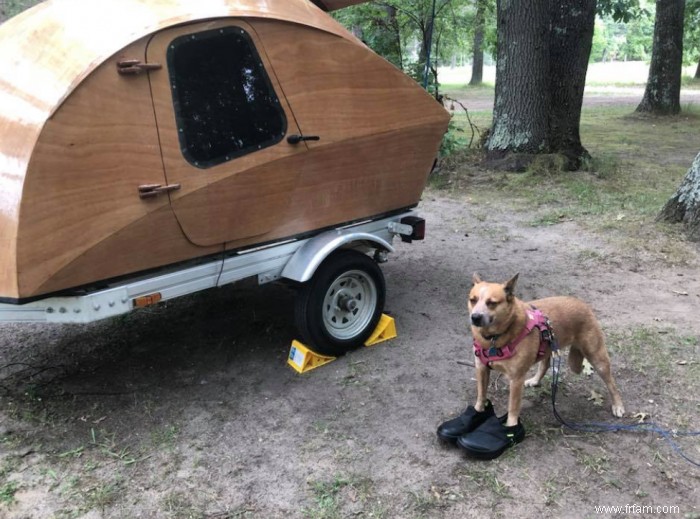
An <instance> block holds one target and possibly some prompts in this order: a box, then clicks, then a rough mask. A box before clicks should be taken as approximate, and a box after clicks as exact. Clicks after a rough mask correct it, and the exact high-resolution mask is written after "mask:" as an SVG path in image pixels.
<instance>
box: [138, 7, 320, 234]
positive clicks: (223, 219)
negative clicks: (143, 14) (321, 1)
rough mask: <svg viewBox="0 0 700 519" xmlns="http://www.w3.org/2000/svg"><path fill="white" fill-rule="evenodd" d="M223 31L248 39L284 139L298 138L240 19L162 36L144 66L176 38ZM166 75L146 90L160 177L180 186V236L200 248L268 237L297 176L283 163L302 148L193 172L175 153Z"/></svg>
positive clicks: (281, 148) (176, 199) (280, 147)
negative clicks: (275, 102)
mask: <svg viewBox="0 0 700 519" xmlns="http://www.w3.org/2000/svg"><path fill="white" fill-rule="evenodd" d="M222 27H238V28H241V29H243V30H245V31H246V32H247V33H248V34H249V35H250V37H251V39H252V40H253V43H254V45H255V47H256V48H257V49H259V50H258V52H259V54H260V58H261V59H262V61H263V64H264V66H265V69H266V70H267V71H268V75H269V77H270V81H271V83H272V87H273V89H274V90H275V91H276V92H277V94H278V97H279V100H280V104H281V106H282V109H283V110H284V112H285V115H286V119H287V134H288V135H290V134H298V133H300V130H299V127H298V126H297V125H296V123H295V118H294V114H292V111H291V110H290V108H289V105H288V104H287V102H286V100H285V98H284V96H283V95H282V94H281V92H282V90H283V89H282V88H281V87H280V84H279V82H278V81H277V78H276V76H275V75H274V73H273V72H272V67H271V66H270V63H269V61H268V59H267V57H266V56H265V53H264V51H263V48H262V45H261V43H260V41H259V40H258V38H257V36H256V34H255V31H253V29H252V28H251V27H250V25H248V24H247V23H245V22H244V21H242V20H240V19H228V20H226V21H216V22H208V23H195V24H188V25H185V26H181V27H178V28H175V29H170V30H165V31H161V32H160V33H158V34H156V35H155V36H154V37H153V39H152V40H151V42H150V43H149V45H148V51H147V52H148V61H149V62H158V63H163V64H165V63H166V62H167V59H166V52H167V49H168V47H169V45H170V43H171V42H172V41H173V40H174V39H175V38H178V37H180V36H182V35H189V34H195V33H199V32H205V31H210V30H214V29H219V28H222ZM289 37H290V38H291V37H293V35H291V34H290V35H289ZM168 72H169V71H168V70H167V68H166V69H163V70H160V71H157V72H153V73H151V85H152V91H153V103H154V106H155V112H156V118H157V121H158V132H159V134H160V142H161V147H162V152H163V163H164V164H165V173H166V176H167V178H168V182H169V183H177V184H180V185H181V186H182V188H181V189H180V190H179V191H177V192H174V193H172V194H171V200H172V204H173V209H174V211H175V215H176V216H177V219H178V221H179V222H180V225H181V226H182V230H183V231H184V233H185V234H186V235H187V237H188V239H189V240H190V241H192V242H193V243H196V244H197V245H201V246H211V245H215V244H217V243H218V244H221V243H224V242H225V241H229V240H236V239H241V238H247V237H251V236H257V235H261V234H264V233H267V232H269V231H271V230H272V229H274V228H275V227H276V226H277V225H279V224H280V221H281V218H282V217H283V216H284V213H285V212H286V208H287V206H288V204H289V198H290V193H291V192H292V190H293V188H294V185H295V183H296V181H297V176H298V170H296V169H294V168H290V167H288V166H286V165H285V163H284V162H283V161H284V160H285V159H287V158H289V157H292V156H294V155H298V154H303V153H305V152H306V146H304V144H303V143H302V144H300V145H296V146H294V145H291V144H289V143H287V141H286V140H285V139H283V140H282V141H281V142H279V143H277V144H275V145H274V146H271V147H269V148H264V149H262V150H259V151H255V152H253V153H247V154H246V155H243V156H241V157H238V158H236V159H234V160H230V161H227V162H224V163H222V164H218V165H216V166H214V167H210V168H206V169H201V168H198V167H196V166H193V165H192V164H190V163H189V162H188V161H187V160H186V159H185V157H184V156H183V154H182V151H181V149H180V141H179V136H178V127H177V125H176V118H175V112H174V107H173V97H172V90H171V83H170V75H169V73H168Z"/></svg>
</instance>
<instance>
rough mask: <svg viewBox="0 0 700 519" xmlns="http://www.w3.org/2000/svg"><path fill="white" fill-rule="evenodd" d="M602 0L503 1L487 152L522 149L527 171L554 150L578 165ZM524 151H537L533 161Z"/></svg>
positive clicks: (518, 163)
mask: <svg viewBox="0 0 700 519" xmlns="http://www.w3.org/2000/svg"><path fill="white" fill-rule="evenodd" d="M596 6H597V1H596V0H556V1H544V0H543V1H538V2H519V1H516V0H500V1H499V2H498V3H497V9H498V14H497V21H498V62H497V65H496V99H495V105H494V116H493V121H494V122H493V127H492V130H491V134H490V135H489V139H488V141H487V143H486V149H487V152H488V155H487V158H488V159H491V160H494V159H499V158H501V157H504V156H506V155H508V154H509V153H515V154H517V157H516V160H515V161H514V165H513V164H511V163H509V162H507V161H506V162H504V163H500V164H495V165H496V166H497V167H504V168H505V169H524V168H523V164H524V165H525V166H526V165H527V162H528V160H532V159H533V158H534V156H535V155H537V154H547V153H556V154H561V155H563V156H564V157H565V158H566V162H565V164H564V165H565V167H566V169H569V170H575V169H578V168H579V167H580V166H581V161H582V159H584V158H585V157H587V156H588V152H587V151H586V149H585V148H584V147H583V145H582V144H581V136H580V133H579V126H580V121H581V105H582V103H583V90H584V87H585V82H586V72H587V70H588V58H589V55H590V52H591V46H592V44H593V28H594V24H595V11H596ZM522 154H529V155H532V157H530V158H529V159H528V158H527V157H523V156H522Z"/></svg>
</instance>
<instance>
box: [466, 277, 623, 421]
mask: <svg viewBox="0 0 700 519" xmlns="http://www.w3.org/2000/svg"><path fill="white" fill-rule="evenodd" d="M517 280H518V275H517V274H516V275H515V276H514V277H513V278H512V279H511V280H510V281H508V282H506V283H505V284H501V283H486V282H484V281H482V280H481V278H480V277H479V275H478V274H474V277H473V281H474V286H473V287H472V289H471V291H470V292H469V303H468V307H469V317H470V320H471V325H472V326H471V329H472V335H473V337H474V340H475V341H476V342H477V343H478V344H479V345H481V346H482V347H483V348H490V351H491V352H494V353H495V352H498V353H499V354H500V352H501V351H502V350H501V348H503V347H505V346H506V345H509V344H511V343H513V342H514V341H516V340H517V339H518V337H519V336H520V335H522V334H523V333H524V330H525V329H526V324H527V322H528V312H529V313H530V317H531V314H532V307H535V308H537V309H539V310H540V311H541V312H542V314H544V315H545V316H547V317H548V318H549V321H550V322H551V326H552V330H553V331H554V335H555V337H556V339H557V340H558V342H559V347H560V348H562V349H563V348H566V347H570V351H569V367H570V368H571V370H572V371H573V372H575V373H580V372H581V368H582V365H583V359H584V358H586V359H588V362H590V363H591V365H592V366H593V368H594V369H595V370H596V372H597V373H598V374H599V375H600V377H601V378H602V379H603V381H604V382H605V385H606V386H607V388H608V392H609V393H610V397H611V399H612V413H613V415H615V416H617V417H621V416H623V415H624V413H625V408H624V406H623V404H622V398H621V397H620V393H619V392H618V390H617V386H616V385H615V381H614V380H613V377H612V373H611V372H610V357H609V356H608V351H607V349H606V348H605V340H604V338H603V333H602V331H601V329H600V325H599V324H598V321H597V320H596V318H595V317H594V315H593V311H592V310H591V308H590V307H589V306H588V305H587V304H586V303H584V302H583V301H581V300H579V299H575V298H573V297H548V298H545V299H539V300H537V301H531V302H530V303H525V302H523V301H521V300H520V299H518V298H517V297H515V295H514V294H513V290H514V289H515V283H516V282H517ZM493 348H495V349H493ZM538 352H540V332H539V331H538V330H537V329H536V328H535V329H532V331H531V332H530V333H528V334H527V335H526V336H525V337H524V338H523V339H522V340H521V341H520V342H519V343H518V344H517V345H516V346H515V349H514V352H513V354H512V356H511V357H509V358H504V359H502V360H498V358H497V357H496V356H494V357H489V359H492V360H489V361H488V362H487V363H488V366H487V363H485V362H484V361H482V360H481V358H478V357H477V358H476V359H475V360H476V362H475V365H476V380H477V396H476V403H475V404H474V408H475V409H476V411H478V412H482V411H484V408H485V405H486V390H487V388H488V385H489V374H490V371H491V370H490V369H489V367H490V368H493V369H495V370H497V371H500V372H501V373H504V374H505V375H506V376H507V377H508V380H509V381H510V394H509V398H508V422H507V423H506V425H507V426H515V425H516V424H518V417H519V416H520V406H521V402H522V395H523V387H524V386H538V385H539V383H540V381H541V380H542V377H543V376H544V375H545V373H546V372H547V369H548V368H549V362H550V358H551V355H552V352H551V350H550V349H549V348H547V349H546V351H544V352H540V353H543V356H541V358H540V359H539V361H540V364H539V367H538V369H537V373H536V375H535V376H534V377H532V378H530V379H527V380H526V379H525V377H526V375H527V372H528V370H529V369H530V367H531V366H532V365H533V364H534V363H535V362H537V360H538ZM484 356H485V355H484Z"/></svg>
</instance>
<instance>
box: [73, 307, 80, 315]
mask: <svg viewBox="0 0 700 519" xmlns="http://www.w3.org/2000/svg"><path fill="white" fill-rule="evenodd" d="M80 312H81V310H80V308H73V313H76V314H79V313H80Z"/></svg>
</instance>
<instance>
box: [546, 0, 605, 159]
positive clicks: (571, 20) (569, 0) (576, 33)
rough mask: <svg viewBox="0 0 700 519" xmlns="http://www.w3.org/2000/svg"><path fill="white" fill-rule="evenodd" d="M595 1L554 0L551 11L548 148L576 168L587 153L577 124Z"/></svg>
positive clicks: (590, 42) (591, 37) (593, 19)
mask: <svg viewBox="0 0 700 519" xmlns="http://www.w3.org/2000/svg"><path fill="white" fill-rule="evenodd" d="M596 3H597V0H560V1H558V2H555V3H554V11H553V13H552V35H551V43H550V60H551V67H550V78H551V82H550V86H549V88H550V91H551V96H552V105H551V109H550V112H549V148H550V150H551V151H552V152H554V153H561V154H562V155H564V156H565V157H566V158H567V169H570V170H577V169H579V168H580V167H581V161H582V159H584V158H588V157H590V155H589V154H588V151H587V150H586V149H585V148H584V147H583V145H582V144H581V135H580V133H579V127H580V124H581V105H582V104H583V91H584V89H585V86H586V72H587V71H588V58H589V56H590V55H591V47H592V46H593V29H594V27H595V15H596Z"/></svg>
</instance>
